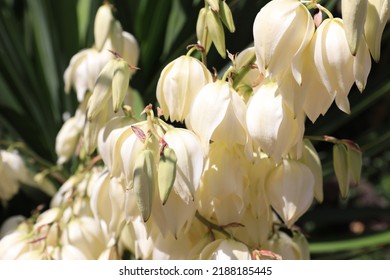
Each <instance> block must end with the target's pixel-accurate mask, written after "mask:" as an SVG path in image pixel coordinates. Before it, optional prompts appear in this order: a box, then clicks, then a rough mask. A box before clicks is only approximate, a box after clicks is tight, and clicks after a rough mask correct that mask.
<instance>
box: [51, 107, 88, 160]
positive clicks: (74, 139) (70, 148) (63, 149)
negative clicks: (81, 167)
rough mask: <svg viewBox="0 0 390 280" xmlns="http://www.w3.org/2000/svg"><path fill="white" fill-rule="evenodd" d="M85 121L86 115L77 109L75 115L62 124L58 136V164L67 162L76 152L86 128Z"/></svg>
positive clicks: (56, 147)
mask: <svg viewBox="0 0 390 280" xmlns="http://www.w3.org/2000/svg"><path fill="white" fill-rule="evenodd" d="M84 123H85V115H84V114H83V113H82V112H81V111H80V110H77V111H76V114H75V116H74V117H71V118H69V119H68V120H66V121H65V122H64V124H63V125H62V127H61V129H60V131H59V132H58V134H57V136H56V146H55V149H56V154H57V156H58V159H57V164H59V165H61V164H63V163H65V162H67V161H68V160H69V159H70V158H71V157H72V155H73V154H74V152H75V150H76V147H77V143H78V142H79V139H80V135H81V133H82V131H83V128H84Z"/></svg>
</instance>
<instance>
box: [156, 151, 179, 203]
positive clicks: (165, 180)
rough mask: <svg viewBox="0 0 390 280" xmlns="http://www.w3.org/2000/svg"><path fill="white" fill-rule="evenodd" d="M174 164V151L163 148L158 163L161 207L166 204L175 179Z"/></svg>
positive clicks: (175, 159) (175, 160)
mask: <svg viewBox="0 0 390 280" xmlns="http://www.w3.org/2000/svg"><path fill="white" fill-rule="evenodd" d="M176 162H177V157H176V153H175V151H174V150H173V149H171V148H165V149H164V152H163V154H162V155H161V157H160V161H159V163H158V189H159V192H160V199H161V202H162V204H163V205H164V204H165V203H166V202H167V200H168V197H169V194H170V193H171V190H172V187H173V183H174V182H175V179H176Z"/></svg>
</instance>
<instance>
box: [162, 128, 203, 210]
mask: <svg viewBox="0 0 390 280" xmlns="http://www.w3.org/2000/svg"><path fill="white" fill-rule="evenodd" d="M164 140H165V142H166V143H167V144H168V146H169V147H170V148H172V149H173V150H174V151H175V153H176V155H177V163H176V166H177V167H176V178H175V182H174V184H173V189H174V191H175V192H176V193H177V194H178V195H179V196H180V198H181V199H182V200H183V201H184V202H185V203H187V204H188V203H189V202H190V201H193V200H194V194H195V192H196V190H197V188H198V186H199V182H200V177H201V175H202V171H203V161H204V156H203V150H202V146H201V143H200V141H199V139H198V137H197V136H196V135H195V134H194V133H193V132H191V131H189V130H187V129H181V128H172V129H169V130H168V131H167V132H166V133H165V135H164ZM168 200H169V199H168Z"/></svg>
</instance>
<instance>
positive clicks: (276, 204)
mask: <svg viewBox="0 0 390 280" xmlns="http://www.w3.org/2000/svg"><path fill="white" fill-rule="evenodd" d="M314 180H315V179H314V175H313V172H312V171H311V170H310V169H309V167H307V166H306V165H305V164H303V163H302V162H299V161H296V160H290V159H284V160H283V161H282V162H281V163H280V164H279V165H278V166H277V167H275V169H274V170H273V171H271V172H270V173H269V175H268V177H267V182H266V192H267V196H268V200H269V202H270V204H271V206H272V207H273V209H275V211H276V213H278V215H279V216H280V217H281V218H282V220H283V222H284V223H285V224H286V225H287V226H288V227H289V228H290V227H291V226H292V225H293V224H294V223H295V222H296V221H297V220H298V219H299V217H301V216H302V215H303V214H304V213H305V212H306V211H307V209H309V207H310V205H311V203H312V201H313V197H314V182H315V181H314ZM277 253H278V252H277Z"/></svg>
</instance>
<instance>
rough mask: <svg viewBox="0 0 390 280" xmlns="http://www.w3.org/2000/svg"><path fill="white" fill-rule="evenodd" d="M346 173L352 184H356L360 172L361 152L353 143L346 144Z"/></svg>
mask: <svg viewBox="0 0 390 280" xmlns="http://www.w3.org/2000/svg"><path fill="white" fill-rule="evenodd" d="M346 144H347V154H348V173H349V177H350V179H351V181H352V183H354V184H358V183H359V181H360V176H361V172H362V151H361V150H360V148H359V146H358V145H357V144H355V143H351V142H347V143H346Z"/></svg>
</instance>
